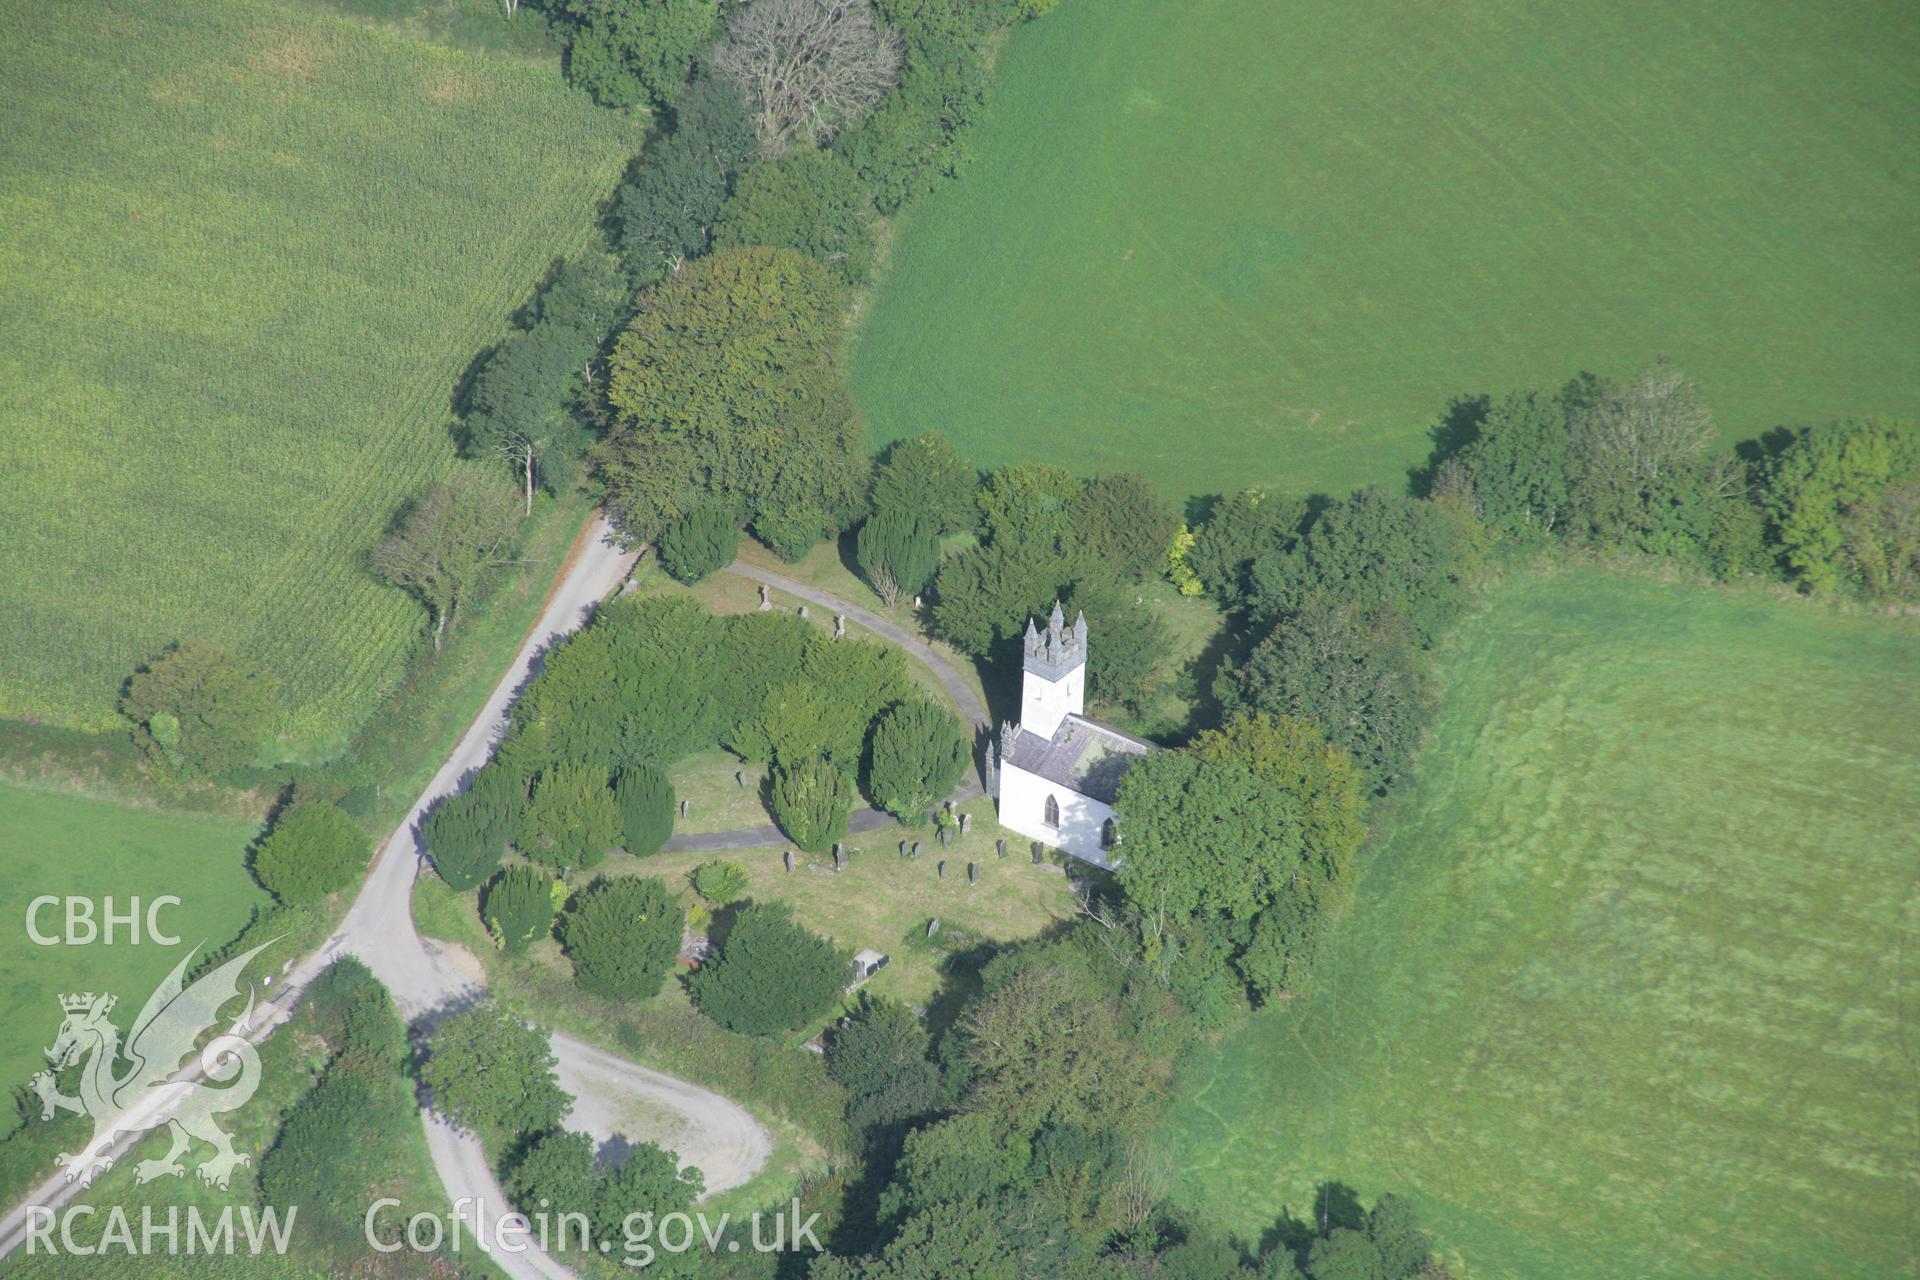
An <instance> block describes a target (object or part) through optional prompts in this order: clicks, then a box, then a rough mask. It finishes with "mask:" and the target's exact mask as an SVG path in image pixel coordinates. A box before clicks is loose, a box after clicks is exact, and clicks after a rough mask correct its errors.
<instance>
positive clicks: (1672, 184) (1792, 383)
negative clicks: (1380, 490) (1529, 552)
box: [855, 0, 1920, 495]
mask: <svg viewBox="0 0 1920 1280" xmlns="http://www.w3.org/2000/svg"><path fill="white" fill-rule="evenodd" d="M1916 128H1920V9H1916V8H1915V7H1914V6H1912V5H1910V4H1900V3H1895V2H1894V0H1866V2H1865V3H1860V4H1852V5H1839V6H1833V5H1805V4H1798V3H1793V2H1791V0H1729V2H1728V3H1722V4H1715V5H1711V6H1698V5H1673V4H1664V3H1655V2H1653V0H1627V2H1626V3H1617V4H1605V5H1583V6H1568V5H1564V4H1554V3H1550V2H1549V0H1462V2H1461V3H1454V4H1439V5H1436V4H1421V3H1409V2H1406V0H1401V2H1399V3H1384V4H1340V3H1333V2H1331V0H1308V2H1306V3H1291V4H1275V3H1272V2H1271V0H1203V2H1202V3H1197V4H1168V3H1165V2H1164V0H1063V3H1062V4H1061V5H1060V7H1059V8H1058V10H1056V11H1055V12H1054V13H1053V14H1051V15H1050V16H1048V17H1047V18H1046V19H1045V20H1043V21H1040V22H1036V23H1033V24H1031V25H1029V26H1027V27H1024V28H1022V29H1021V30H1020V31H1019V32H1018V33H1017V34H1016V35H1015V36H1014V37H1013V38H1012V39H1011V41H1010V42H1009V43H1008V45H1007V48H1006V53H1005V57H1004V58H1003V60H1002V64H1001V72H1000V77H999V89H998V91H997V104H996V107H995V109H994V111H993V114H992V116H991V119H990V121H989V122H988V123H987V125H986V126H985V127H984V128H983V129H982V130H981V132H980V133H979V135H978V139H977V142H978V148H977V149H978V151H979V153H980V159H979V161H978V163H977V164H976V165H975V167H974V168H973V169H972V170H971V171H970V172H968V173H967V174H966V175H965V176H964V177H963V178H962V179H961V180H960V181H959V182H957V183H953V184H951V185H949V186H948V187H947V188H945V189H944V190H943V191H941V192H939V193H937V194H935V195H933V196H931V197H929V198H928V199H927V200H926V201H924V202H923V203H922V204H921V205H919V206H918V207H916V208H915V209H914V210H913V211H912V212H911V213H910V214H908V215H907V216H906V217H905V218H904V219H902V221H901V222H900V224H899V226H898V227H897V229H896V230H897V239H896V252H895V254H894V259H893V267H892V271H891V274H890V276H889V277H888V278H887V279H886V280H885V281H884V283H883V285H882V288H881V291H880V295H879V297H878V299H877V300H876V302H875V304H874V306H873V307H872V309H871V311H870V312H869V315H868V320H867V323H866V325H865V330H864V335H863V337H862V339H861V342H860V345H859V348H858V350H857V353H856V360H855V375H856V377H855V380H856V389H857V391H858V394H859V397H860V400H861V401H862V403H863V404H864V406H865V408H866V410H867V413H868V415H869V416H870V418H871V420H872V422H873V424H874V432H875V436H876V438H877V439H882V440H884V439H890V438H893V437H897V436H901V435H906V434H910V433H913V432H917V431H922V430H925V429H927V428H929V427H939V428H943V429H946V430H948V431H950V432H952V433H953V435H954V436H955V438H956V440H957V442H958V443H959V444H960V445H961V447H962V449H963V450H964V451H966V452H967V453H968V454H969V456H970V457H971V458H973V460H975V461H976V462H980V463H983V464H991V463H1001V462H1012V461H1024V460H1039V461H1047V462H1055V463H1060V464H1063V465H1067V466H1070V467H1073V468H1075V469H1077V470H1081V471H1099V470H1114V469H1120V468H1131V469H1134V470H1137V471H1140V472H1142V473H1144V474H1146V475H1148V476H1150V477H1152V478H1154V479H1155V480H1157V481H1158V482H1160V483H1161V484H1162V485H1164V486H1165V488H1166V489H1167V490H1168V491H1169V492H1170V493H1172V494H1175V495H1181V494H1189V493H1196V492H1209V491H1231V490H1235V489H1238V488H1241V487H1244V486H1246V485H1248V484H1253V483H1271V484H1275V485H1278V486H1282V487H1285V488H1289V489H1294V490H1301V491H1305V490H1311V489H1325V490H1329V491H1341V490H1344V489H1346V488H1348V487H1350V486H1355V485H1359V484H1363V483H1368V482H1373V481H1380V482H1389V483H1391V482H1397V481H1398V480H1399V479H1400V478H1401V476H1402V473H1403V471H1404V469H1405V468H1406V467H1407V466H1408V465H1409V464H1412V463H1415V462H1417V461H1419V460H1420V459H1421V458H1422V457H1424V455H1425V452H1426V449H1427V439H1426V433H1427V429H1428V427H1429V425H1430V424H1432V423H1434V422H1435V421H1436V420H1437V419H1438V418H1439V417H1440V415H1441V413H1442V411H1443V409H1444V407H1445V406H1446V404H1447V402H1448V401H1449V400H1450V399H1451V398H1452V397H1453V396H1455V395H1456V394H1462V393H1478V392H1486V391H1501V390H1504V389H1508V388H1513V387H1518V386H1526V385H1534V384H1551V383H1557V382H1558V381H1560V380H1563V379H1565V378H1567V377H1569V376H1571V375H1572V374H1573V373H1575V372H1576V371H1578V370H1580V369H1583V368H1584V369H1592V370H1594V371H1596V372H1600V373H1625V372H1627V371H1629V370H1631V369H1632V368H1633V367H1635V366H1637V365H1639V364H1642V363H1644V362H1646V361H1647V360H1650V359H1652V358H1653V357H1655V356H1658V355H1666V356H1669V357H1672V358H1673V359H1674V360H1676V361H1678V362H1679V363H1680V364H1682V365H1683V366H1684V367H1685V368H1687V369H1688V370H1690V371H1691V372H1692V373H1693V374H1694V375H1695V376H1696V377H1697V378H1698V379H1699V381H1700V384H1701V387H1702V390H1703V392H1704V394H1705V396H1706V398H1707V400H1708V402H1709V404H1711V405H1712V406H1713V407H1714V408H1715V409H1716V410H1717V412H1718V416H1719V420H1720V425H1721V428H1722V430H1723V433H1724V434H1725V435H1726V436H1727V437H1728V438H1730V439H1731V438H1740V437H1747V436H1751V435H1753V434H1756V433H1758V432H1760V431H1763V430H1765V429H1767V428H1770V427H1772V426H1774V425H1776V424H1779V423H1782V422H1809V421H1824V420H1826V419H1828V418H1831V417H1835V416H1839V415H1842V414H1847V413H1852V412H1855V411H1862V410H1879V411H1884V412H1900V413H1912V412H1914V411H1915V410H1916V408H1920V363H1916V362H1915V361H1914V360H1913V358H1912V353H1913V351H1915V350H1916V349H1920V309H1916V308H1915V307H1914V305H1913V300H1914V297H1915V296H1916V286H1920V180H1917V179H1916V170H1915V168H1914V166H1913V165H1912V164H1910V163H1908V157H1909V155H1910V153H1911V150H1912V138H1913V136H1914V133H1915V131H1916Z"/></svg>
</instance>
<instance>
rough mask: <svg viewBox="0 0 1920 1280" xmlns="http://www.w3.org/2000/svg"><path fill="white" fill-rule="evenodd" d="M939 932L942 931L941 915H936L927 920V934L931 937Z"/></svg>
mask: <svg viewBox="0 0 1920 1280" xmlns="http://www.w3.org/2000/svg"><path fill="white" fill-rule="evenodd" d="M938 932H940V917H939V916H935V917H934V918H933V919H931V920H929V921H927V936H928V937H929V938H931V937H932V936H933V935H934V934H936V933H938Z"/></svg>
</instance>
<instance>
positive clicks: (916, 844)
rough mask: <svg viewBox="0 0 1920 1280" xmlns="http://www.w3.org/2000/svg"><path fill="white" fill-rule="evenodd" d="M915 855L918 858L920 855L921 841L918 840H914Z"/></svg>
mask: <svg viewBox="0 0 1920 1280" xmlns="http://www.w3.org/2000/svg"><path fill="white" fill-rule="evenodd" d="M913 856H914V857H916V858H917V857H919V856H920V842H919V841H918V840H915V841H914V842H913Z"/></svg>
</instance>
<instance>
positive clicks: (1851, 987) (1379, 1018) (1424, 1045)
mask: <svg viewBox="0 0 1920 1280" xmlns="http://www.w3.org/2000/svg"><path fill="white" fill-rule="evenodd" d="M1443 675H1444V677H1445V679H1444V686H1445V688H1446V691H1447V699H1446V703H1445V705H1444V708H1443V710H1442V713H1441V715H1440V717H1439V720H1438V723H1437V724H1436V726H1435V728H1434V731H1433V733H1432V735H1431V738H1430V739H1429V743H1428V745H1427V747H1426V749H1425V751H1424V752H1423V754H1422V756H1421V758H1420V763H1419V768H1418V775H1417V782H1416V785H1415V788H1414V790H1413V791H1412V792H1411V793H1410V794H1409V795H1407V796H1406V797H1405V798H1404V801H1403V802H1402V803H1401V805H1400V807H1399V810H1398V814H1397V816H1396V817H1394V818H1391V819H1389V821H1388V822H1387V824H1386V827H1385V830H1384V831H1383V832H1382V833H1381V834H1382V837H1383V838H1382V839H1381V840H1380V842H1379V845H1378V847H1377V848H1376V850H1375V851H1374V852H1373V853H1372V854H1371V855H1370V862H1369V863H1368V864H1367V867H1366V869H1365V874H1364V877H1363V880H1362V883H1361V886H1360V892H1359V900H1358V902H1357V904H1356V906H1355V908H1354V911H1353V913H1352V915H1351V916H1350V917H1349V918H1348V919H1347V921H1346V922H1345V923H1344V925H1343V927H1342V929H1341V931H1340V933H1339V935H1338V937H1337V940H1336V942H1335V944H1334V946H1333V950H1332V953H1331V955H1330V956H1329V957H1328V958H1327V959H1326V961H1325V962H1324V964H1323V966H1322V968H1321V970H1320V978H1319V986H1318V989H1317V990H1316V991H1315V992H1314V993H1313V995H1312V997H1311V999H1310V1000H1309V1001H1307V1002H1306V1003H1304V1004H1302V1005H1301V1006H1299V1007H1296V1008H1294V1009H1291V1010H1286V1011H1280V1012H1272V1013H1266V1014H1262V1015H1261V1016H1259V1017H1258V1018H1256V1020H1255V1021H1254V1023H1253V1024H1252V1025H1251V1026H1250V1027H1249V1028H1248V1029H1247V1030H1245V1031H1244V1032H1242V1033H1240V1034H1238V1035H1237V1036H1236V1037H1234V1038H1233V1039H1231V1040H1229V1041H1228V1042H1227V1044H1226V1045H1225V1046H1224V1048H1223V1049H1222V1051H1221V1052H1219V1053H1218V1054H1217V1055H1209V1056H1208V1058H1207V1060H1206V1061H1205V1062H1204V1063H1203V1064H1202V1065H1201V1066H1200V1067H1199V1068H1198V1069H1196V1070H1195V1072H1194V1073H1193V1074H1192V1075H1191V1076H1190V1077H1189V1078H1187V1079H1186V1080H1185V1081H1184V1084H1183V1087H1182V1090H1181V1092H1180V1095H1179V1099H1178V1101H1177V1103H1176V1105H1175V1107H1174V1110H1173V1112H1172V1119H1171V1124H1170V1138H1171V1141H1172V1143H1173V1146H1174V1149H1175V1152H1176V1158H1177V1165H1178V1167H1179V1169H1180V1171H1181V1172H1180V1176H1179V1190H1178V1194H1179V1195H1180V1196H1181V1197H1182V1198H1183V1199H1184V1200H1186V1201H1187V1202H1188V1203H1189V1204H1191V1205H1192V1206H1193V1207H1194V1208H1195V1209H1196V1210H1197V1211H1199V1212H1201V1213H1204V1214H1207V1215H1210V1216H1212V1217H1214V1218H1216V1219H1218V1220H1219V1221H1221V1222H1223V1223H1224V1224H1225V1225H1227V1226H1229V1227H1231V1228H1234V1229H1235V1230H1237V1231H1240V1232H1242V1233H1245V1234H1247V1235H1251V1236H1257V1235H1258V1234H1259V1232H1260V1231H1261V1230H1262V1229H1264V1228H1265V1227H1267V1226H1269V1225H1271V1224H1272V1223H1273V1221H1274V1220H1275V1218H1276V1217H1277V1216H1278V1215H1279V1214H1280V1213H1281V1211H1282V1210H1283V1209H1287V1210H1291V1211H1292V1212H1294V1213H1295V1214H1302V1213H1304V1212H1305V1211H1306V1209H1307V1206H1308V1205H1309V1203H1310V1198H1311V1195H1312V1190H1313V1187H1314V1186H1315V1185H1316V1184H1317V1183H1319V1182H1321V1181H1323V1180H1332V1181H1338V1182H1343V1183H1347V1184H1349V1185H1351V1186H1353V1187H1355V1188H1357V1189H1358V1190H1359V1191H1360V1193H1361V1194H1362V1196H1363V1198H1364V1199H1367V1200H1369V1201H1370V1200H1371V1199H1372V1198H1373V1197H1374V1196H1376V1195H1378V1194H1380V1193H1381V1192H1385V1191H1398V1192H1402V1193H1405V1194H1407V1195H1410V1196H1412V1197H1413V1198H1414V1199H1415V1200H1416V1201H1417V1202H1418V1203H1419V1205H1420V1208H1421V1211H1422V1213H1423V1216H1425V1217H1426V1218H1427V1219H1428V1220H1429V1221H1430V1222H1431V1224H1432V1226H1433V1227H1434V1228H1435V1230H1436V1231H1437V1233H1438V1235H1439V1237H1440V1238H1441V1239H1442V1240H1443V1241H1445V1242H1446V1243H1447V1244H1448V1245H1450V1246H1452V1247H1454V1248H1456V1249H1458V1250H1460V1251H1461V1252H1463V1253H1464V1255H1465V1257H1466V1259H1467V1260H1468V1262H1469V1263H1471V1264H1472V1268H1473V1270H1472V1273H1471V1274H1472V1275H1474V1276H1475V1277H1509V1276H1511V1277H1529V1278H1531V1277H1542V1276H1554V1277H1566V1278H1568V1280H1581V1278H1584V1277H1593V1278H1595V1280H1600V1278H1602V1277H1617V1276H1637V1277H1672V1278H1674V1280H1681V1278H1683V1277H1684V1278H1685V1280H1710V1278H1715V1277H1726V1278H1727V1280H1735V1278H1738V1280H1747V1278H1748V1277H1754V1276H1796V1277H1856V1276H1857V1277H1863V1278H1864V1277H1891V1276H1899V1275H1906V1276H1912V1275H1915V1274H1920V1270H1917V1268H1920V1235H1917V1234H1916V1228H1915V1220H1914V1218H1913V1213H1912V1206H1913V1205H1914V1203H1916V1199H1917V1198H1920V1159H1917V1157H1916V1153H1920V1107H1916V1100H1920V1079H1916V1073H1915V1065H1914V1057H1913V1029H1912V1027H1911V1026H1910V1025H1908V1019H1910V1018H1911V1011H1912V1010H1913V1008H1914V1007H1915V1001H1916V998H1917V997H1920V961H1917V960H1916V956H1920V947H1917V946H1916V943H1920V837H1917V836H1916V834H1915V833H1916V832H1920V636H1917V635H1916V632H1915V630H1914V628H1913V625H1912V624H1911V622H1907V623H1904V624H1899V625H1895V624H1891V623H1887V622H1884V621H1878V620H1868V619H1861V618H1852V619H1849V618H1843V617H1839V616H1835V615H1833V614H1829V613H1826V612H1823V611H1822V610H1820V609H1819V608H1817V607H1815V606H1812V605H1808V604H1805V603H1796V602H1782V601H1775V600H1772V599H1769V598H1767V597H1765V596H1763V595H1758V594H1753V595H1729V594H1723V593H1716V592H1710V591H1705V590H1702V589H1700V588H1697V587H1693V588H1689V587H1680V586H1668V585H1660V584H1656V583H1651V582H1647V581H1644V580H1634V579H1623V578H1618V577H1612V576H1607V575H1605V574H1602V573H1600V572H1598V571H1594V570H1581V571H1567V572H1563V573H1562V574H1560V575H1559V576H1557V577H1552V578H1547V579H1544V580H1541V579H1530V580H1525V581H1522V582H1519V583H1517V584H1515V585H1513V586H1511V587H1509V588H1508V589H1506V590H1505V591H1503V592H1502V593H1501V594H1500V595H1499V596H1498V598H1497V599H1496V601H1495V602H1494V604H1493V605H1492V607H1491V608H1490V609H1488V610H1487V611H1486V612H1485V613H1483V614H1482V615H1480V616H1478V617H1476V618H1475V619H1473V620H1471V621H1469V622H1468V623H1467V624H1465V625H1464V626H1463V627H1462V628H1461V629H1460V631H1459V632H1458V633H1457V634H1456V635H1455V636H1454V637H1453V639H1452V640H1451V641H1450V642H1449V644H1448V646H1447V647H1446V649H1445V651H1444V653H1443Z"/></svg>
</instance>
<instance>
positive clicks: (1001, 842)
mask: <svg viewBox="0 0 1920 1280" xmlns="http://www.w3.org/2000/svg"><path fill="white" fill-rule="evenodd" d="M993 850H994V852H995V853H997V854H999V855H1000V857H1001V860H1002V861H1005V859H1006V856H1007V841H1006V837H1004V836H1003V837H1001V838H1000V839H998V840H995V841H994V842H993Z"/></svg>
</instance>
